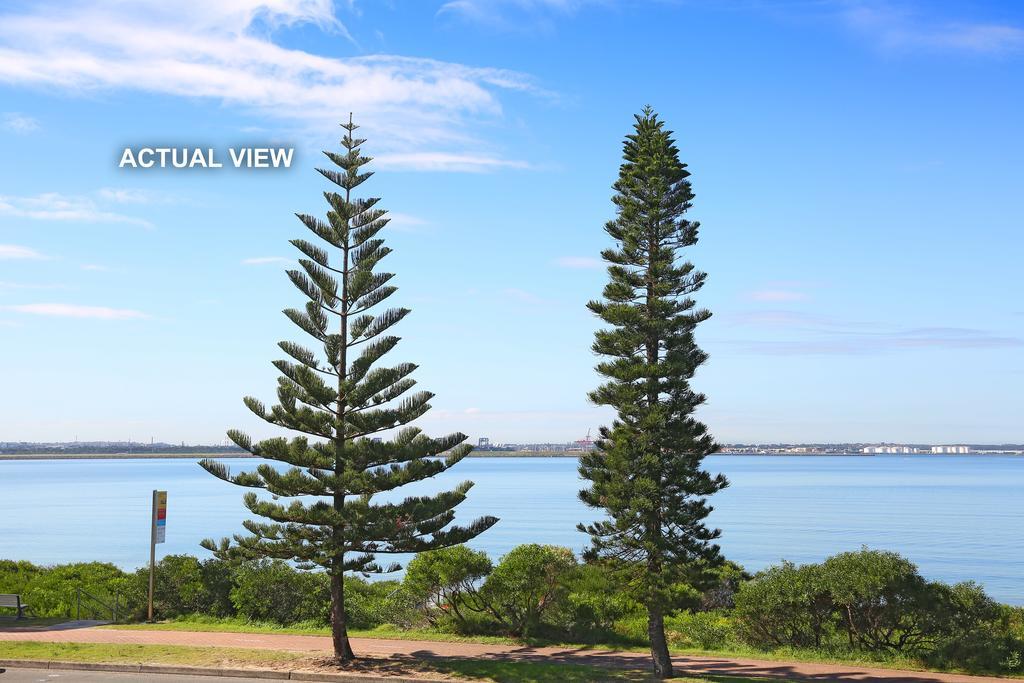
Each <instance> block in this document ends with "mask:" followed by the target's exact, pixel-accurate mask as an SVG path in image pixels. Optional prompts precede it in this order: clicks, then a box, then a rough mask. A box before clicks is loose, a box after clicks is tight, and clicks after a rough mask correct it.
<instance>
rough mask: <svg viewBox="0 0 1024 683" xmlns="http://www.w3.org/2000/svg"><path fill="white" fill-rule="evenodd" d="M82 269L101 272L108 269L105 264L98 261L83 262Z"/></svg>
mask: <svg viewBox="0 0 1024 683" xmlns="http://www.w3.org/2000/svg"><path fill="white" fill-rule="evenodd" d="M82 270H89V271H93V272H100V273H103V272H106V271H108V270H110V269H109V268H107V267H106V266H101V265H100V264H98V263H83V264H82Z"/></svg>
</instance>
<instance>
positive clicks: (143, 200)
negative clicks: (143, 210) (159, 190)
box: [96, 187, 163, 204]
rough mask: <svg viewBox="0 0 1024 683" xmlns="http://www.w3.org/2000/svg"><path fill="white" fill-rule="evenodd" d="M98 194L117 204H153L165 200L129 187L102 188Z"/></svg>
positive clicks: (148, 192)
mask: <svg viewBox="0 0 1024 683" xmlns="http://www.w3.org/2000/svg"><path fill="white" fill-rule="evenodd" d="M96 194H97V195H98V196H99V197H101V198H102V199H106V200H107V201H110V202H114V203H117V204H152V203H153V202H154V201H157V200H158V199H159V200H162V199H163V198H162V197H159V196H158V195H157V194H155V193H153V192H151V191H149V190H138V189H133V188H129V187H102V188H100V189H99V190H98V191H97V192H96Z"/></svg>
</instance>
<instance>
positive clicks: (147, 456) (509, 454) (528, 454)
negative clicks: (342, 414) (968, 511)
mask: <svg viewBox="0 0 1024 683" xmlns="http://www.w3.org/2000/svg"><path fill="white" fill-rule="evenodd" d="M580 455H582V453H580V452H578V451H577V452H566V451H478V452H473V453H470V454H469V457H471V458H578V457H579V456H580ZM715 455H724V456H729V457H739V456H754V457H761V458H784V457H790V458H793V457H795V458H874V457H878V456H882V457H885V456H887V455H905V456H907V457H913V456H916V457H921V458H941V457H948V456H944V454H934V453H907V454H902V453H896V454H890V453H730V452H723V453H715ZM989 455H1021V454H1020V453H1000V452H995V451H987V452H984V453H966V454H963V455H961V456H958V457H976V458H977V457H985V456H989ZM255 457H256V456H254V455H250V454H248V453H8V454H0V461H3V460H195V459H197V458H217V459H245V458H255Z"/></svg>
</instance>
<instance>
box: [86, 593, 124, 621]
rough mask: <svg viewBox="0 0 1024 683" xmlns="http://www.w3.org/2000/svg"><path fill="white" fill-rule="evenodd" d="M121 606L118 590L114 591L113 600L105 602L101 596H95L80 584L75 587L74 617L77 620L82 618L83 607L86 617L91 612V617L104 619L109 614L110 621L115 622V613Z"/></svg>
mask: <svg viewBox="0 0 1024 683" xmlns="http://www.w3.org/2000/svg"><path fill="white" fill-rule="evenodd" d="M121 607H122V605H121V593H120V592H117V593H114V599H113V602H107V601H106V600H103V599H102V598H98V597H96V596H95V595H93V594H92V593H90V592H89V591H87V590H85V589H84V588H82V587H81V586H78V587H76V588H75V619H77V620H79V621H81V619H82V614H83V609H84V610H85V612H84V613H85V615H86V618H88V617H89V615H90V614H91V615H92V618H93V619H96V618H102V619H103V620H104V621H105V620H106V618H107V615H109V616H110V621H114V622H116V621H117V613H118V610H119V609H120V608H121Z"/></svg>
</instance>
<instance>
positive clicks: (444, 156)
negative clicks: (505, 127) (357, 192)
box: [374, 152, 530, 173]
mask: <svg viewBox="0 0 1024 683" xmlns="http://www.w3.org/2000/svg"><path fill="white" fill-rule="evenodd" d="M374 163H375V164H376V165H377V167H378V168H385V169H387V168H391V169H397V170H408V171H459V172H463V173H484V172H486V171H495V170H498V169H502V168H529V167H530V165H529V164H528V163H526V162H525V161H515V160H510V159H501V158H499V157H495V156H486V155H477V154H451V153H447V152H407V153H404V154H380V155H378V156H376V157H374Z"/></svg>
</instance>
